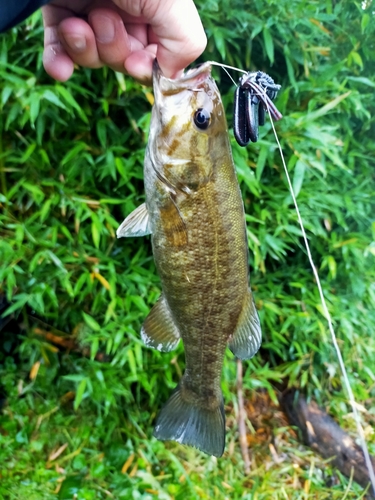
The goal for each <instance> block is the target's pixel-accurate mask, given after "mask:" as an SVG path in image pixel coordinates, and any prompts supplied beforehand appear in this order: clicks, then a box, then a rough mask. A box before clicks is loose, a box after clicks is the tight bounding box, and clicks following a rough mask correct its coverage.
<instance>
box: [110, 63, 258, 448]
mask: <svg viewBox="0 0 375 500" xmlns="http://www.w3.org/2000/svg"><path fill="white" fill-rule="evenodd" d="M210 73H211V66H210V64H209V63H205V64H203V65H202V66H200V67H199V68H196V69H193V70H190V71H188V72H186V73H185V74H184V75H183V76H182V77H181V78H179V79H176V80H171V79H168V78H165V77H164V76H163V75H162V73H161V71H160V68H159V67H158V65H157V63H155V65H154V74H153V83H154V94H155V103H154V107H153V112H152V118H151V124H150V135H149V142H148V146H147V150H146V156H145V166H144V176H145V191H146V203H145V204H144V205H142V206H141V207H138V209H136V210H135V211H134V212H133V213H132V214H130V215H129V216H128V217H127V219H125V221H124V222H123V223H122V225H121V226H120V228H119V230H118V233H117V234H118V236H119V237H121V236H141V235H142V234H151V241H152V248H153V255H154V259H155V264H156V268H157V272H158V274H159V277H160V281H161V288H162V295H161V297H160V299H159V301H158V302H157V304H156V305H155V306H154V308H153V309H152V310H151V312H150V314H149V316H148V317H147V318H146V320H145V322H144V325H143V327H142V332H141V333H142V338H143V339H144V341H145V343H146V345H148V346H150V347H153V348H157V349H159V350H161V351H168V350H171V349H173V348H175V347H176V345H177V344H178V341H179V339H180V338H181V339H182V341H183V344H184V349H185V361H186V363H185V366H186V369H185V373H184V375H183V377H182V379H181V380H180V383H179V385H178V386H177V388H176V389H175V390H174V392H173V393H172V396H171V398H170V399H169V400H168V401H167V403H166V404H165V406H164V407H163V408H162V410H161V413H160V415H159V417H158V419H157V422H156V426H155V433H154V434H155V436H156V437H157V438H159V439H162V440H175V441H177V442H180V443H184V444H188V445H191V446H195V447H197V448H199V449H200V450H202V451H204V452H206V453H208V454H212V455H216V456H221V455H222V453H223V451H224V446H225V415H224V405H223V396H222V392H221V385H220V380H221V372H222V366H223V361H224V356H225V350H226V347H227V345H228V343H229V347H230V348H231V350H232V351H233V352H234V354H235V355H236V356H238V357H240V358H241V359H248V358H250V357H252V356H253V355H254V354H255V353H256V352H257V350H258V348H259V345H260V342H261V331H260V325H259V319H258V314H257V312H256V309H255V306H254V301H253V297H252V293H251V290H250V288H249V269H248V245H247V236H246V225H245V215H244V208H243V202H242V198H241V192H240V189H239V186H238V181H237V177H236V172H235V167H234V164H233V159H232V154H231V149H230V143H229V138H228V128H227V123H226V119H225V113H224V108H223V105H222V101H221V96H220V93H219V91H218V89H217V86H216V84H215V81H214V80H213V79H212V77H211V74H210ZM197 114H198V115H199V120H197V119H196V118H195V117H196V116H197ZM137 220H139V224H137Z"/></svg>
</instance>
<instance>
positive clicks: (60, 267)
mask: <svg viewBox="0 0 375 500" xmlns="http://www.w3.org/2000/svg"><path fill="white" fill-rule="evenodd" d="M198 7H200V13H201V16H202V19H203V22H204V25H205V27H206V29H207V34H208V37H209V42H208V47H207V50H206V52H205V54H204V59H206V60H217V61H221V62H225V63H227V64H231V65H235V66H238V67H240V68H245V69H252V70H253V69H260V70H264V71H266V72H267V73H269V74H271V75H272V77H273V78H274V79H275V81H276V82H278V83H281V84H282V86H283V91H282V92H281V93H280V96H279V98H278V100H277V106H278V108H279V109H280V110H281V112H282V113H283V114H284V119H283V120H282V121H281V122H279V123H278V124H277V126H276V128H277V131H278V134H279V136H280V140H281V143H282V146H283V150H284V154H285V156H286V160H287V163H288V168H289V171H290V173H291V175H292V178H293V184H294V188H295V190H296V193H297V194H298V202H299V205H300V207H301V211H302V216H303V218H304V222H305V225H306V228H307V230H308V235H309V239H310V243H311V246H312V251H313V256H314V259H315V262H316V264H317V266H318V268H319V272H320V276H321V278H322V281H323V286H324V289H325V292H326V297H327V300H328V305H329V309H330V312H331V314H332V316H333V319H334V322H335V326H336V330H337V333H338V336H339V343H340V347H341V349H342V352H343V356H344V359H345V363H346V366H347V369H348V372H349V378H350V381H351V384H352V387H353V390H354V393H355V396H356V398H357V400H358V401H359V402H360V403H361V404H363V405H364V410H363V412H361V414H362V417H363V420H364V424H365V431H366V434H367V438H368V441H369V446H370V450H371V451H372V453H373V454H374V453H375V437H374V433H373V429H372V428H371V425H374V421H375V420H374V419H375V369H374V366H375V336H374V330H375V265H374V264H375V262H374V260H375V216H374V214H375V168H374V167H375V141H374V137H375V124H374V123H375V122H374V116H375V101H374V92H375V78H374V72H373V68H374V64H375V42H374V40H375V22H374V14H373V10H374V5H373V4H372V1H371V0H367V1H366V0H365V1H364V2H362V3H361V2H328V1H327V2H317V1H314V0H312V1H309V2H307V1H299V0H288V1H287V0H280V1H279V2H274V1H272V0H263V1H260V0H252V1H250V0H242V1H239V0H232V1H229V0H200V1H199V2H198ZM41 40H42V28H41V23H40V17H39V14H35V15H34V16H33V17H32V18H30V19H29V20H28V21H27V23H26V24H25V25H24V26H21V27H19V28H17V29H13V30H11V31H10V32H9V33H7V34H5V35H2V36H1V37H0V293H1V294H4V295H5V297H6V298H7V300H8V301H9V303H11V306H10V307H9V308H8V310H7V312H6V314H7V315H8V318H12V319H11V321H10V322H9V323H8V324H7V326H6V327H5V328H4V329H3V330H2V331H1V333H0V377H1V386H0V391H1V392H3V393H5V394H6V399H7V401H6V404H5V406H4V407H3V409H2V412H1V413H0V498H4V499H21V500H23V499H28V500H32V499H37V500H39V499H60V500H68V499H72V498H73V496H74V494H76V497H74V498H77V499H80V500H81V499H94V498H95V499H104V498H115V499H136V500H137V499H144V500H146V499H147V500H148V499H152V498H160V499H172V498H173V499H176V500H179V499H196V498H197V499H198V498H206V499H212V498H217V499H226V498H228V499H229V498H230V499H231V500H235V499H246V500H250V499H251V500H263V499H264V500H266V499H317V498H319V499H342V498H344V497H345V498H346V499H359V498H363V496H362V495H363V491H362V489H361V488H360V487H359V486H357V485H355V484H352V483H351V482H349V481H348V480H347V479H345V478H344V477H342V476H341V475H340V474H339V473H337V472H333V471H332V469H331V467H330V466H329V463H324V462H323V461H322V460H321V459H320V458H319V457H318V456H316V455H314V454H313V452H312V451H311V450H308V449H306V448H304V447H303V446H302V445H300V444H299V441H298V439H297V435H296V433H295V432H294V431H293V430H292V429H290V428H287V427H286V426H287V423H286V421H285V420H283V418H282V416H281V414H280V412H279V410H278V409H277V408H276V406H275V403H276V399H277V397H276V395H277V390H278V389H279V388H280V387H281V385H282V384H289V386H293V387H297V388H301V389H303V390H304V391H306V392H307V393H308V394H309V395H310V396H312V397H314V398H315V399H316V400H317V401H318V403H319V404H321V405H323V406H324V407H326V408H327V410H328V411H329V412H330V413H331V414H332V415H333V416H335V417H336V418H337V419H338V421H339V422H340V424H341V425H342V426H343V427H344V428H345V429H347V430H349V431H351V432H352V433H353V435H356V431H355V425H354V421H353V418H352V415H351V413H350V411H351V410H350V408H349V405H348V403H347V397H346V394H345V392H344V391H343V389H342V385H341V378H340V372H339V367H338V363H337V359H336V355H335V353H334V350H333V347H332V345H331V341H330V336H329V332H328V330H327V326H326V322H325V319H324V317H323V315H322V312H321V306H320V300H319V296H318V291H317V288H316V285H315V284H314V282H313V278H312V273H311V270H310V269H309V265H308V261H307V257H306V254H305V250H304V247H303V243H302V240H301V235H300V230H299V228H298V224H297V218H296V214H295V210H294V208H293V205H292V201H291V197H290V195H289V193H288V188H287V185H286V181H285V177H284V173H283V169H282V166H281V161H280V157H279V154H278V151H277V147H276V143H275V140H274V137H273V134H272V130H271V127H270V123H269V121H268V122H267V123H266V126H265V127H262V128H261V130H260V132H261V138H260V141H259V142H258V143H257V144H255V145H251V146H249V147H248V148H247V149H241V148H240V147H238V146H237V145H236V144H235V141H234V140H233V141H232V144H233V154H234V158H235V162H236V166H237V169H238V176H239V180H240V185H241V189H242V192H243V197H244V201H245V207H246V212H247V221H248V236H249V246H250V250H251V252H250V253H251V269H252V288H253V290H254V292H255V296H256V302H257V307H258V309H259V311H260V318H261V323H262V325H263V334H264V341H263V346H262V349H261V351H260V353H259V354H258V355H257V356H256V357H255V358H254V359H253V360H251V361H250V362H246V363H244V389H245V395H246V397H247V399H248V400H254V401H253V403H251V404H250V403H248V406H247V410H248V415H249V419H250V420H249V421H248V434H249V443H250V445H251V457H252V468H251V473H250V475H248V476H245V475H244V473H243V463H242V458H241V453H240V448H239V443H238V429H237V424H236V414H237V398H236V363H235V362H234V358H233V356H232V355H231V354H230V353H229V352H228V356H227V359H226V362H225V367H224V373H223V389H224V396H225V401H226V405H227V407H226V410H227V419H228V435H227V448H226V453H225V455H224V457H223V458H222V459H220V460H214V459H213V458H210V457H207V456H205V455H203V454H200V453H199V452H197V451H196V450H193V449H190V448H186V447H182V446H180V445H178V444H176V443H167V444H164V443H161V442H158V441H156V440H155V439H154V438H153V437H152V426H153V422H154V419H155V416H156V414H157V412H158V410H159V409H160V407H161V405H162V403H163V402H164V401H166V399H167V397H168V395H169V393H170V390H171V389H172V388H173V387H174V386H175V385H176V382H177V381H178V378H179V376H180V373H181V370H182V369H183V360H184V357H183V349H182V347H179V348H178V350H177V351H176V352H173V353H170V354H160V353H158V352H154V351H152V350H149V349H146V348H145V347H143V345H142V342H141V340H140V336H139V330H140V325H141V323H142V321H143V319H144V318H145V317H146V315H147V313H148V310H149V308H150V307H151V305H153V304H154V303H155V301H156V299H157V297H158V295H159V291H160V290H159V282H158V278H157V276H156V273H155V267H154V264H153V260H152V254H151V249H150V244H149V240H148V238H144V239H142V240H137V239H134V240H133V239H123V240H119V241H117V240H116V237H115V230H116V228H117V227H118V225H119V223H120V222H121V221H122V220H123V218H124V217H125V215H127V214H128V213H129V212H130V211H131V210H133V209H134V208H135V207H136V206H138V205H139V204H140V203H142V202H143V200H144V191H143V182H142V164H143V154H144V148H145V144H146V142H147V130H148V123H149V118H150V109H151V106H150V102H149V101H150V94H149V92H150V89H146V88H144V87H142V86H140V85H139V84H137V83H135V82H133V81H132V80H131V79H130V78H128V77H127V76H123V75H119V74H114V73H113V72H111V71H109V70H106V69H103V70H95V71H94V70H92V71H91V70H78V71H76V73H75V76H74V77H73V78H72V79H71V80H70V81H69V82H68V83H67V84H59V83H55V82H53V81H51V79H50V78H49V77H47V75H46V74H45V73H44V70H43V68H42V63H41V47H42V42H41ZM214 72H215V77H217V80H218V81H219V87H220V89H221V90H222V93H223V99H224V102H225V103H226V105H227V110H228V121H229V123H230V117H231V106H232V101H233V86H232V84H231V82H230V81H229V80H228V78H227V76H226V75H225V74H224V72H220V71H219V69H215V70H214ZM234 77H235V78H236V79H237V77H238V76H237V75H234ZM231 137H232V136H231ZM5 319H6V318H3V320H4V321H5ZM4 321H3V322H4ZM17 329H19V331H18V335H16V333H17ZM56 338H57V339H60V340H61V339H62V341H63V342H64V343H65V346H69V345H71V346H75V347H72V348H71V349H67V348H66V347H65V348H64V347H60V348H59V347H56V345H57V344H56ZM51 339H52V340H54V342H51ZM77 346H78V347H77ZM254 391H258V392H259V391H263V392H261V395H262V397H263V399H264V400H266V401H267V402H268V403H267V405H264V406H261V407H260V408H261V409H260V414H259V415H258V416H257V417H256V418H254V419H252V415H254V412H255V413H256V411H255V410H256V408H258V406H257V405H258V403H257V401H258V399H256V398H255V396H254ZM0 396H1V395H0ZM254 398H255V399H254ZM254 408H255V410H254ZM262 415H263V417H262ZM344 492H345V493H344Z"/></svg>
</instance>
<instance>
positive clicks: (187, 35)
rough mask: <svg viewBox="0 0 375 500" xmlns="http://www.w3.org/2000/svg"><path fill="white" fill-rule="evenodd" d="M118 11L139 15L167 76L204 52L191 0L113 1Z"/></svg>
mask: <svg viewBox="0 0 375 500" xmlns="http://www.w3.org/2000/svg"><path fill="white" fill-rule="evenodd" d="M114 2H115V3H116V4H117V5H118V7H120V8H121V9H122V10H124V11H125V12H127V13H128V14H131V15H132V16H135V17H138V18H143V20H144V21H145V22H146V23H148V24H149V25H150V26H151V29H152V32H153V34H154V35H155V37H156V40H152V41H153V42H155V41H156V43H157V52H156V57H157V59H158V62H159V66H160V67H161V69H162V71H163V73H164V74H165V76H167V77H170V78H172V77H174V76H176V75H177V74H178V73H179V72H180V71H181V70H183V69H184V68H185V67H186V66H188V65H189V64H190V63H192V62H193V61H194V60H195V59H196V58H197V57H199V56H200V55H201V54H202V52H203V51H204V49H205V47H206V44H207V38H206V34H205V32H204V29H203V26H202V22H201V20H200V17H199V14H198V11H197V9H196V7H195V5H194V3H193V1H192V0H143V1H134V0H114Z"/></svg>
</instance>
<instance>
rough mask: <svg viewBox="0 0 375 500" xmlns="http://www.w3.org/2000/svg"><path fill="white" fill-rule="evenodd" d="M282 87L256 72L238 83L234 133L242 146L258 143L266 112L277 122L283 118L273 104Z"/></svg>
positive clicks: (268, 77) (243, 77) (264, 74)
mask: <svg viewBox="0 0 375 500" xmlns="http://www.w3.org/2000/svg"><path fill="white" fill-rule="evenodd" d="M280 88H281V85H277V84H276V83H275V82H274V81H273V79H272V78H271V77H270V76H269V75H267V74H266V73H263V72H262V71H256V72H253V73H246V74H245V75H243V76H241V78H240V79H239V81H238V87H237V89H236V92H235V95H234V110H233V132H234V137H235V138H236V141H237V142H238V144H239V145H240V146H247V145H248V144H249V142H250V141H251V142H257V140H258V128H259V125H264V123H265V115H266V111H269V112H270V114H271V116H272V118H273V119H274V120H275V121H277V120H280V119H281V118H282V114H281V113H280V112H279V111H278V109H277V108H276V106H275V105H274V103H273V102H272V101H273V100H274V99H275V98H276V96H277V93H278V91H279V90H280Z"/></svg>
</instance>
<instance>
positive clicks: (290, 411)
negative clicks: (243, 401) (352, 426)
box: [280, 390, 375, 498]
mask: <svg viewBox="0 0 375 500" xmlns="http://www.w3.org/2000/svg"><path fill="white" fill-rule="evenodd" d="M280 404H281V406H282V408H283V410H284V411H285V413H286V415H287V416H288V419H289V421H290V423H291V424H292V425H295V426H297V427H298V428H299V429H300V430H301V431H302V436H303V440H304V442H305V443H306V444H307V445H308V446H310V447H311V448H312V449H313V450H315V451H317V452H318V453H319V454H320V455H322V457H324V458H332V461H331V463H332V465H334V466H335V467H337V468H338V469H339V471H340V472H342V473H343V474H344V475H345V476H347V477H349V478H350V477H353V479H354V481H356V482H357V483H358V484H360V485H361V486H363V487H364V488H366V487H368V486H369V483H370V478H369V473H368V470H367V467H366V464H365V460H364V456H363V452H362V449H361V448H360V446H358V445H357V444H356V443H355V442H354V440H353V439H352V438H351V437H350V436H349V434H347V433H346V432H345V431H344V430H342V429H341V427H340V426H339V425H338V424H337V423H336V422H335V421H334V420H333V419H332V418H331V417H330V416H329V415H327V413H325V412H324V411H323V410H322V409H320V408H319V407H318V406H317V404H316V403H314V402H311V403H309V404H307V402H306V400H305V398H304V397H303V396H302V395H298V394H297V392H296V391H294V390H292V391H288V392H286V393H285V394H284V395H283V396H282V397H281V398H280ZM371 462H372V465H373V468H374V470H375V457H371ZM367 496H368V498H375V494H374V492H373V490H372V488H371V486H370V487H369V489H368V491H367Z"/></svg>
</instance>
